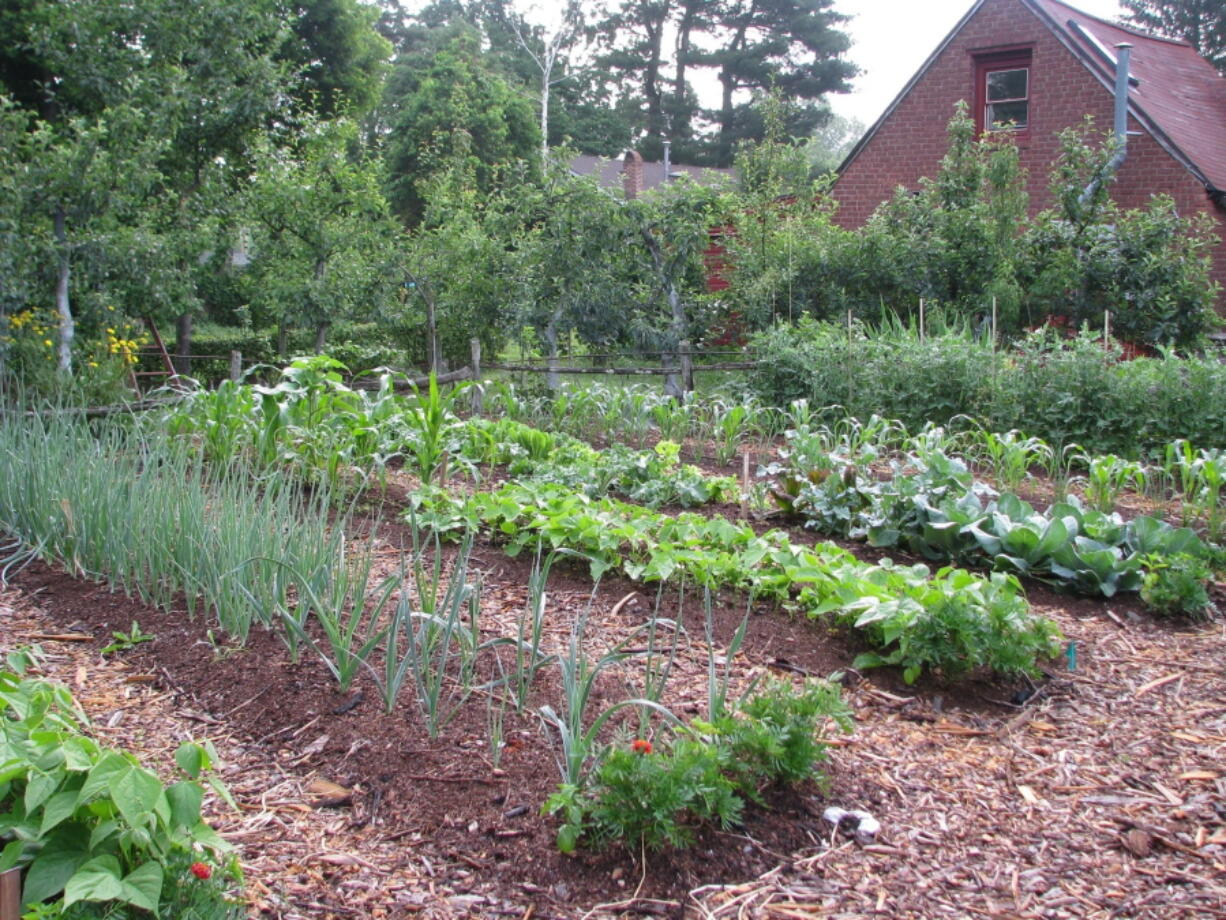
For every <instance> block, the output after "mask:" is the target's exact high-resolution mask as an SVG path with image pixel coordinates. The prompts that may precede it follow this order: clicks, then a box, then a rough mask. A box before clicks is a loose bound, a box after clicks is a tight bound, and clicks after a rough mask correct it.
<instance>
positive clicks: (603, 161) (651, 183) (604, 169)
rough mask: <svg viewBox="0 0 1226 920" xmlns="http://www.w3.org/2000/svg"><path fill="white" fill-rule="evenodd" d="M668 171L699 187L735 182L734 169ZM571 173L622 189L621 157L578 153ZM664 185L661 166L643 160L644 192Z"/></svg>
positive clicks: (675, 168)
mask: <svg viewBox="0 0 1226 920" xmlns="http://www.w3.org/2000/svg"><path fill="white" fill-rule="evenodd" d="M669 167H670V168H669V172H671V173H672V176H673V178H674V179H677V178H680V177H681V176H689V177H690V178H691V179H692V180H694V181H695V182H697V183H698V184H700V185H714V184H716V183H719V182H722V181H724V180H726V179H735V178H736V170H735V169H731V168H717V167H714V166H686V165H684V164H681V163H671V164H669ZM570 169H571V172H573V173H575V174H576V175H580V176H593V175H594V176H596V178H597V181H598V182H599V183H600V187H601V188H621V187H622V158H621V157H616V158H614V159H609V158H608V157H598V156H591V155H589V154H586V153H585V154H581V155H580V156H577V157H575V158H574V159H573V160H571V161H570ZM663 184H664V164H663V163H658V162H657V163H653V162H649V161H646V160H644V161H643V190H644V191H647V190H648V189H653V188H657V187H658V186H661V185H663Z"/></svg>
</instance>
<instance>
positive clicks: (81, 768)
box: [0, 672, 237, 917]
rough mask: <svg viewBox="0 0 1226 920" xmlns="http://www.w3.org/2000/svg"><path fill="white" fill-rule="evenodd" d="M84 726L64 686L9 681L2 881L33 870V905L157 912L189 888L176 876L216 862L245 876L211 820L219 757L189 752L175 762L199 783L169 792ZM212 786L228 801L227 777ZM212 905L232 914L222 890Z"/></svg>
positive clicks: (3, 734)
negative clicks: (204, 861) (207, 802)
mask: <svg viewBox="0 0 1226 920" xmlns="http://www.w3.org/2000/svg"><path fill="white" fill-rule="evenodd" d="M84 724H85V718H84V715H83V714H82V713H81V711H80V709H79V708H78V707H77V705H76V703H75V701H74V700H73V699H72V696H71V695H70V694H69V693H68V691H67V690H66V689H65V688H64V687H62V686H58V685H55V684H51V683H48V682H46V681H41V680H34V679H30V678H26V677H23V676H21V675H20V674H18V673H15V672H0V764H3V769H2V770H0V808H2V809H3V811H0V842H3V843H4V847H3V850H2V851H0V871H7V870H8V869H10V868H13V867H20V868H22V869H24V883H23V890H22V896H21V899H22V903H23V904H25V905H37V904H40V903H42V902H44V901H49V900H54V902H55V903H56V905H57V906H59V907H60V908H62V909H68V908H72V907H73V906H74V905H76V904H78V903H84V902H88V903H91V904H98V905H108V904H109V905H118V906H120V907H125V908H126V907H132V908H137V909H139V910H143V911H149V912H150V913H153V914H157V913H158V912H159V910H160V909H161V907H162V906H163V903H164V900H165V901H172V900H174V899H175V898H176V897H177V896H178V894H177V892H176V889H177V888H178V887H179V886H180V885H182V884H183V883H184V881H185V880H183V879H179V878H176V877H174V876H169V877H168V876H167V872H166V869H167V868H168V867H170V868H174V867H175V866H179V865H181V864H182V863H184V862H190V861H191V860H193V859H199V858H200V857H201V855H203V854H206V853H207V854H208V857H207V858H209V859H210V861H212V862H215V863H217V864H218V865H221V866H224V867H225V872H227V873H231V874H233V873H235V872H236V871H237V865H236V863H234V862H233V861H230V860H229V859H228V853H229V848H228V846H227V845H226V844H225V843H224V842H223V841H222V840H221V838H220V837H218V836H217V834H216V833H215V832H214V831H213V830H212V829H211V828H210V827H209V826H208V825H207V824H205V823H204V821H203V820H202V819H201V817H200V806H201V802H202V801H203V790H202V788H201V786H200V785H199V783H198V782H197V780H199V779H200V778H201V777H202V776H204V775H205V772H206V771H207V770H208V769H209V767H210V766H211V764H212V760H213V755H212V753H211V752H210V751H209V750H208V749H206V748H202V747H200V746H199V745H195V744H191V743H187V744H184V745H182V746H180V748H179V749H178V751H177V752H176V754H175V761H176V763H177V764H178V765H179V768H180V770H182V772H183V773H184V774H185V775H186V777H187V778H186V779H183V780H181V781H179V782H176V783H173V784H171V785H170V786H165V785H163V783H162V781H161V780H160V779H159V778H158V776H157V774H155V773H153V772H152V771H150V770H148V769H146V768H144V767H142V766H141V765H140V764H139V763H138V762H137V761H136V759H135V758H134V757H132V756H131V755H129V754H125V753H121V752H118V751H111V750H106V749H104V748H102V747H101V746H100V745H98V744H97V742H95V741H94V740H93V739H92V738H90V737H89V736H88V735H87V734H85V732H84ZM207 780H208V781H209V783H210V784H212V785H213V786H214V788H216V789H218V790H220V791H222V792H223V793H224V787H222V786H221V785H220V783H219V782H218V781H217V780H216V778H215V777H213V776H212V775H209V776H208V777H207ZM188 854H192V855H190V856H189V855H188ZM196 854H200V855H196ZM206 900H207V903H208V904H209V906H210V907H212V908H215V910H216V912H214V913H208V914H205V916H211V917H220V916H222V915H223V914H229V913H230V911H229V909H228V908H227V906H226V903H225V901H224V899H223V897H222V893H221V890H220V889H216V888H215V889H213V891H212V894H211V896H209V897H208V898H207V899H206Z"/></svg>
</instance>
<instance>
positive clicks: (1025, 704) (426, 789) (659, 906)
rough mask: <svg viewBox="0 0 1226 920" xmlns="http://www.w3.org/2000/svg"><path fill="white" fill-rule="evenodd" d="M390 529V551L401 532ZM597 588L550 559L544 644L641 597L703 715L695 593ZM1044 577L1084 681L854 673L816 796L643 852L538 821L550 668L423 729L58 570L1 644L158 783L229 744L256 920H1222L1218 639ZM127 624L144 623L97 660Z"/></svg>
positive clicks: (737, 606)
mask: <svg viewBox="0 0 1226 920" xmlns="http://www.w3.org/2000/svg"><path fill="white" fill-rule="evenodd" d="M725 510H726V511H728V512H729V513H732V509H725ZM379 535H380V537H381V538H382V539H384V540H385V541H387V542H388V547H387V549H388V558H389V565H390V564H392V557H393V556H394V555H396V552H397V551H396V541H397V540H398V539H401V538H402V536H403V535H402V534H398V533H397V531H396V530H395V528H389V527H383V528H380V530H379ZM800 536H801V534H800V532H797V534H796V537H797V538H800ZM474 561H475V565H476V567H477V569H479V570H480V572H481V577H482V583H483V589H482V634H483V636H484V635H487V634H488V635H491V636H492V635H495V634H499V635H508V634H511V632H512V631H513V629H514V625H515V622H516V619H517V617H518V616H519V615H520V614H521V613H522V611H523V609H524V605H525V601H526V588H525V584H526V581H527V573H528V561H527V560H523V559H515V560H512V559H508V558H506V557H505V556H504V555H503V554H502V553H501V550H500V549H499V548H498V547H496V546H492V545H489V544H478V546H477V549H476V552H475V554H474ZM592 587H593V586H592V583H591V581H590V579H589V578H587V576H586V573H585V572H583V571H580V570H578V569H573V568H571V569H568V568H566V567H565V566H558V567H556V568H555V570H554V572H553V576H552V578H551V580H550V586H549V603H548V607H547V611H548V623H547V629H546V641H547V643H548V645H549V647H550V648H551V649H552V648H557V647H559V646H560V645H561V644H562V643H563V642H564V641H565V639H566V637H567V636H568V635H569V631H570V629H571V625H572V623H573V622H574V620H575V619H576V617H578V616H580V615H581V614H582V613H583V612H585V611H586V612H587V615H588V620H589V624H590V626H589V630H588V637H587V638H588V647H589V649H590V651H591V653H592V654H599V652H601V651H602V650H604V649H607V648H609V647H611V646H612V645H613V644H614V643H615V642H617V641H620V640H622V639H625V638H626V637H627V636H629V635H631V634H632V632H633V630H634V629H635V628H636V627H637V626H639V625H640V624H642V623H643V622H644V621H645V620H646V619H647V617H648V616H649V615H650V614H651V613H652V612H653V611H655V612H657V613H658V615H660V616H665V617H670V618H675V619H677V620H678V621H679V622H681V623H682V625H683V626H684V628H685V632H684V634H683V635H682V638H681V640H680V642H679V646H678V652H677V657H676V661H675V664H674V673H673V677H672V679H671V681H670V685H669V689H668V691H667V695H666V699H665V702H666V703H667V704H668V705H670V707H672V708H674V710H675V711H679V712H681V713H683V714H688V715H694V714H698V713H699V712H700V711H701V709H700V707H701V706H702V705H703V701H704V699H705V686H706V667H707V647H706V642H705V639H704V638H703V635H704V633H703V625H702V624H703V618H702V617H703V614H702V603H701V598H699V597H697V596H695V595H693V594H690V595H688V596H686V597H685V598H683V599H679V598H678V597H677V596H676V594H675V593H669V592H665V593H664V594H663V595H662V596H660V597H659V598H657V595H656V592H655V590H654V588H644V587H642V586H637V585H634V584H632V583H630V582H627V581H625V580H623V579H615V578H606V579H605V580H604V581H603V582H602V583H601V585H600V586H599V589H598V591H597V592H596V593H595V595H594V596H593V594H592ZM1028 592H1029V596H1030V599H1031V602H1032V605H1033V606H1034V607H1035V609H1036V610H1037V611H1038V612H1041V613H1043V614H1045V615H1047V616H1049V617H1052V618H1053V619H1055V620H1056V621H1057V622H1058V623H1059V624H1060V626H1061V628H1062V629H1063V630H1064V632H1065V634H1066V636H1067V637H1068V638H1069V639H1070V640H1072V641H1073V642H1074V643H1075V645H1076V649H1077V667H1076V670H1074V671H1069V670H1067V667H1066V664H1065V663H1064V662H1063V661H1061V662H1052V663H1050V665H1049V668H1048V670H1049V676H1048V677H1047V678H1046V679H1044V680H1043V681H1041V682H1039V683H1038V685H1037V688H1038V689H1037V692H1036V693H1034V694H1033V695H1032V696H1029V698H1026V697H1027V692H1028V689H1029V688H1028V687H1027V686H1026V685H1025V684H1011V685H1000V684H994V683H986V682H985V683H977V682H973V681H972V682H970V683H967V684H963V685H961V686H958V687H943V686H941V685H939V684H938V683H935V682H931V681H921V682H920V684H919V685H917V686H916V687H908V686H906V685H905V684H903V683H902V682H901V680H900V679H899V677H898V675H897V674H896V673H892V672H888V671H882V672H870V673H867V674H864V675H857V674H855V673H848V674H847V677H846V682H847V689H846V694H845V695H846V698H847V699H848V701H849V702H850V703H851V705H852V706H853V708H854V710H855V715H856V723H857V727H856V731H855V733H854V734H853V735H851V736H847V737H843V738H838V739H835V743H836V747H835V748H834V749H833V751H832V758H831V763H830V764H829V769H828V772H829V784H828V787H827V788H826V789H825V790H824V791H821V790H819V789H817V788H805V789H801V790H799V791H797V792H793V793H788V794H781V795H779V796H777V797H776V798H775V799H774V800H773V801H772V802H771V803H770V804H771V805H772V808H771V810H770V811H769V812H767V811H762V810H757V811H751V812H750V814H749V815H748V816H747V819H746V821H745V824H744V826H743V827H742V828H738V829H737V830H736V831H735V832H728V833H720V832H708V833H706V834H704V835H702V836H700V838H699V840H698V843H697V845H696V846H695V847H694V848H692V849H691V850H688V851H686V852H682V853H674V852H667V853H657V854H647V855H646V859H645V860H643V859H642V858H641V854H632V853H625V852H622V851H617V850H612V851H608V852H604V853H596V854H591V853H585V854H582V855H580V856H578V857H563V856H560V855H559V854H558V853H557V852H556V849H555V848H554V845H553V835H554V832H555V824H554V822H553V821H552V820H551V819H549V818H545V817H542V816H541V815H540V813H539V812H540V805H541V802H542V801H543V800H544V799H545V798H546V797H547V796H548V795H549V794H550V793H551V792H552V791H553V790H554V788H555V787H556V784H557V782H558V771H557V766H556V763H555V760H554V756H555V755H554V752H553V747H552V745H551V742H550V740H549V739H548V737H547V735H546V733H545V732H544V731H543V729H542V726H541V722H540V720H539V718H538V717H537V716H536V715H534V713H535V711H536V709H537V708H538V707H539V706H541V705H545V704H546V703H552V704H554V705H556V700H557V695H558V688H557V678H556V674H555V669H554V668H546V669H545V670H544V671H543V672H542V675H541V678H540V679H539V680H538V682H537V683H536V685H535V686H534V688H533V692H532V697H531V699H530V701H529V704H528V706H527V707H526V708H525V712H524V713H523V714H522V715H520V714H516V713H515V712H514V711H512V710H508V711H505V713H503V716H502V717H503V719H504V725H503V737H504V740H505V746H504V747H503V748H502V749H501V750H500V751H498V752H495V751H494V750H492V749H491V747H490V744H489V742H488V737H489V733H490V732H489V730H490V725H491V720H493V719H494V718H496V716H497V714H498V710H497V709H494V708H492V707H491V706H490V705H489V704H488V702H487V700H486V699H485V698H484V697H481V696H479V695H475V696H473V697H470V698H469V699H468V700H467V701H466V702H465V704H464V705H463V706H460V707H459V708H458V710H457V713H456V715H455V716H454V718H452V719H451V721H450V722H448V724H447V725H446V726H445V727H444V728H443V729H442V730H441V732H440V733H439V736H438V737H437V738H431V737H430V736H429V735H428V734H427V732H426V731H425V728H424V724H423V720H422V718H421V716H420V714H419V713H418V711H417V710H416V709H415V708H413V707H412V706H411V705H410V704H408V703H406V702H405V701H404V700H402V701H401V704H400V706H399V708H398V709H397V710H396V711H395V713H393V714H392V715H390V716H389V715H386V714H384V712H383V709H382V704H381V702H380V700H379V698H378V695H377V693H376V691H375V689H374V686H373V685H372V684H371V683H370V682H369V681H368V680H366V679H365V677H364V676H363V677H359V679H358V680H357V681H356V682H355V685H354V687H353V688H352V689H351V690H350V691H349V692H347V693H344V694H342V693H338V692H337V691H336V685H335V682H334V681H333V680H332V679H331V677H330V676H329V675H328V673H327V672H326V671H325V669H324V668H323V666H322V665H321V664H320V663H319V662H318V661H317V660H315V659H314V658H313V657H311V654H310V652H309V651H304V652H303V654H302V657H301V658H300V660H299V661H298V662H297V663H293V662H291V661H290V659H289V656H288V655H287V651H286V648H285V646H284V644H283V643H282V642H281V640H280V639H279V638H278V637H277V636H276V635H274V634H265V633H263V632H260V631H258V630H257V631H254V632H253V633H252V636H251V641H250V642H249V643H248V645H247V646H246V647H245V648H241V649H239V648H235V647H232V646H230V645H228V644H226V643H225V642H223V641H221V640H220V639H219V638H218V637H217V636H216V635H215V634H211V633H210V632H209V631H208V629H207V627H206V625H205V624H204V623H203V622H200V621H196V622H193V621H191V620H189V619H188V618H187V616H186V614H185V613H184V612H183V611H172V612H171V613H163V612H160V611H156V610H152V609H150V608H148V607H145V606H143V605H141V604H139V603H137V602H135V601H133V600H131V599H128V598H126V597H124V596H123V595H121V594H113V593H111V592H110V591H109V590H108V589H107V588H105V587H103V586H99V585H95V584H91V583H88V582H85V581H81V580H77V579H74V578H72V577H70V576H69V575H67V574H65V573H64V572H62V571H58V570H55V569H52V568H48V567H46V566H43V565H33V566H31V567H29V568H28V569H26V570H25V571H23V572H22V573H21V574H20V575H19V576H17V577H16V578H15V579H14V581H13V583H12V585H11V586H10V588H9V589H8V590H6V591H4V592H0V646H2V647H4V648H12V647H15V646H17V645H21V644H29V643H38V644H40V645H41V646H42V648H43V649H44V650H45V651H46V652H47V660H46V663H45V669H46V671H47V673H48V675H49V676H51V677H54V678H56V679H59V680H62V681H64V682H65V683H67V684H68V685H69V686H70V687H71V688H72V689H73V691H74V693H76V694H77V696H78V698H79V699H80V701H81V703H82V704H83V706H84V707H85V708H86V710H87V712H88V713H89V714H90V716H91V718H92V720H93V724H94V730H95V732H96V733H97V735H98V736H99V737H100V738H101V739H103V740H104V741H105V742H107V743H110V744H115V745H117V746H123V747H125V748H128V749H130V750H133V751H134V752H136V753H137V754H138V755H139V756H141V757H142V758H144V759H146V760H147V761H148V762H149V763H151V764H152V765H155V766H156V767H157V768H159V769H163V770H167V771H169V770H171V769H172V768H171V766H170V765H171V764H172V758H171V755H172V753H173V750H174V748H175V747H176V746H177V744H178V743H179V742H180V741H181V740H182V739H183V738H186V737H193V738H196V739H204V738H208V739H210V740H212V741H213V742H214V744H215V745H216V746H217V748H218V752H219V754H220V757H221V760H222V762H223V764H224V767H223V769H222V775H223V778H224V779H225V780H226V782H227V783H228V784H229V785H230V787H231V790H232V791H233V793H234V795H235V798H236V800H237V801H238V803H239V805H240V810H239V812H238V813H233V812H230V811H228V810H227V809H225V808H224V807H221V806H220V805H219V804H218V803H217V802H215V801H211V802H210V805H209V807H210V813H211V817H212V820H213V822H214V824H215V825H216V826H217V827H218V828H219V829H220V830H221V831H222V832H223V834H224V835H225V836H226V837H227V838H228V839H230V840H231V841H233V842H234V843H235V844H236V845H238V846H239V847H240V849H241V854H242V861H243V865H244V868H245V871H246V873H247V890H246V896H247V897H248V898H249V901H250V903H251V905H252V907H251V911H252V916H254V917H276V918H285V920H291V918H295V920H296V918H328V917H336V918H348V917H375V918H397V917H431V918H433V917H439V918H451V917H519V918H524V920H527V918H531V917H541V918H544V917H554V918H576V917H578V918H582V917H604V916H635V915H660V916H677V917H680V916H687V917H702V918H732V917H738V918H739V917H766V918H796V917H801V918H804V917H830V918H861V917H896V918H903V917H915V918H928V917H941V916H950V917H980V916H982V917H995V918H1032V917H1033V918H1064V917H1077V918H1110V917H1135V918H1151V917H1152V918H1163V920H1165V918H1173V917H1186V918H1193V917H1195V918H1202V917H1204V918H1208V917H1218V916H1226V628H1224V627H1223V625H1222V624H1221V623H1214V624H1208V625H1190V624H1169V623H1162V622H1156V621H1155V620H1153V619H1152V618H1151V617H1149V616H1148V615H1147V614H1145V613H1143V612H1141V610H1140V608H1139V604H1138V602H1137V601H1136V599H1135V597H1133V598H1128V599H1122V600H1121V599H1115V600H1112V601H1106V602H1102V601H1089V600H1084V599H1070V598H1066V597H1062V596H1060V595H1057V594H1054V593H1052V592H1051V591H1049V590H1047V589H1046V588H1044V587H1043V586H1041V585H1037V584H1036V585H1029V586H1028ZM1218 594H1219V598H1218V600H1219V604H1222V603H1223V602H1226V596H1223V592H1222V590H1221V589H1220V588H1219V589H1218ZM745 613H746V604H745V600H744V598H741V597H738V596H736V595H734V594H727V595H722V596H720V597H718V598H717V599H716V602H715V606H714V618H715V622H716V628H715V637H716V646H717V649H716V651H717V653H722V651H723V649H724V648H725V646H726V643H727V641H728V639H729V637H730V636H731V635H732V632H733V630H734V629H735V628H736V626H737V624H738V623H739V622H740V621H741V618H742V617H743V616H744V615H745ZM749 618H750V619H749V623H750V625H749V632H748V636H747V639H746V641H745V645H744V648H743V649H742V652H741V654H740V655H739V656H738V657H737V660H736V661H735V662H733V664H734V666H735V669H736V673H737V681H738V682H739V683H740V685H743V682H744V681H746V680H748V679H749V678H750V677H751V676H753V675H756V674H762V673H766V672H772V673H775V674H778V675H785V676H786V675H796V674H798V673H801V674H817V675H826V674H829V673H831V672H832V671H835V670H838V669H846V667H847V665H848V663H849V662H850V661H851V660H852V658H853V657H854V655H855V653H856V651H857V649H856V648H855V647H854V644H852V643H851V642H849V640H848V638H847V637H846V636H843V635H840V634H838V633H834V632H831V631H829V630H826V629H824V628H820V627H817V626H815V625H814V624H811V623H806V622H803V621H799V620H797V619H794V618H792V617H790V616H789V615H787V614H786V613H783V612H781V611H777V610H773V609H769V608H765V607H759V608H754V609H753V610H752V611H751V612H750V614H749ZM133 621H137V622H139V624H140V627H141V629H142V630H143V631H144V632H147V633H152V634H153V635H155V636H156V639H155V640H154V641H152V642H149V643H145V644H142V645H139V646H137V647H136V648H134V649H132V650H130V651H126V652H121V653H115V654H112V655H109V656H107V657H103V656H101V655H100V649H101V648H102V647H103V646H104V645H106V644H107V643H108V642H110V641H111V633H112V631H115V630H123V631H127V630H128V629H129V628H130V626H131V624H132V622H133ZM66 636H68V637H76V639H75V640H74V639H72V638H67V639H66V638H64V637H66ZM57 637H58V638H57ZM486 666H487V667H489V662H488V661H487V662H486ZM638 674H641V664H639V665H638V666H637V671H636V670H635V669H634V668H622V669H620V670H618V669H614V670H611V671H610V672H608V673H607V674H606V675H605V676H604V677H603V678H602V680H601V682H600V683H599V684H598V696H599V699H598V700H596V701H595V702H594V703H593V706H594V707H600V705H601V700H603V701H604V702H605V703H606V704H607V703H608V702H611V701H613V700H617V699H623V698H625V697H627V696H630V695H636V693H637V690H636V680H637V679H638V677H637V676H636V675H638ZM491 675H492V670H491ZM491 675H487V676H491ZM595 711H598V709H593V712H595ZM168 775H169V772H168ZM830 805H837V806H840V807H843V808H846V809H863V810H867V811H869V812H871V813H872V815H873V816H874V817H875V818H877V819H878V821H879V822H880V824H881V830H880V832H879V833H878V834H877V835H876V837H875V838H873V839H864V840H856V839H854V838H852V837H849V836H847V835H845V834H843V833H841V832H840V831H839V830H838V829H837V828H835V827H833V826H832V825H830V824H829V823H827V822H825V821H824V820H823V818H822V812H823V810H824V809H825V808H826V807H827V806H830Z"/></svg>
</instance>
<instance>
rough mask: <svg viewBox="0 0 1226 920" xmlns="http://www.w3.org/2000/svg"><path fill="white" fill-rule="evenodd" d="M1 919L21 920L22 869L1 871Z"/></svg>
mask: <svg viewBox="0 0 1226 920" xmlns="http://www.w3.org/2000/svg"><path fill="white" fill-rule="evenodd" d="M0 920H21V870H20V869H9V870H8V871H7V872H0Z"/></svg>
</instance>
